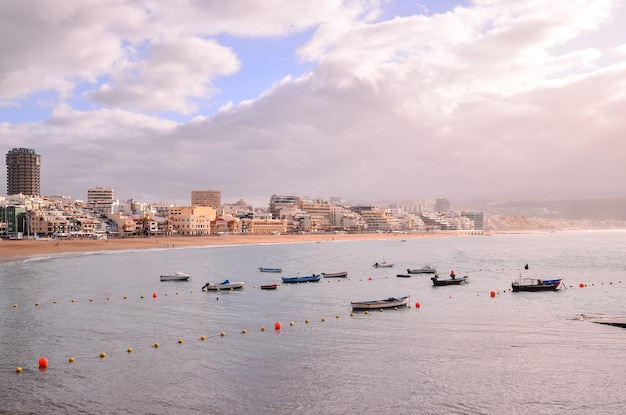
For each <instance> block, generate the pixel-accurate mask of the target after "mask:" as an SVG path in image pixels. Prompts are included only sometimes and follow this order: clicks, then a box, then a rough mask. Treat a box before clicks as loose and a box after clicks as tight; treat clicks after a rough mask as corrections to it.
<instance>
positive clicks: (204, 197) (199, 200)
mask: <svg viewBox="0 0 626 415" xmlns="http://www.w3.org/2000/svg"><path fill="white" fill-rule="evenodd" d="M191 206H211V207H212V208H215V209H219V208H220V207H221V206H222V192H220V191H219V190H192V191H191Z"/></svg>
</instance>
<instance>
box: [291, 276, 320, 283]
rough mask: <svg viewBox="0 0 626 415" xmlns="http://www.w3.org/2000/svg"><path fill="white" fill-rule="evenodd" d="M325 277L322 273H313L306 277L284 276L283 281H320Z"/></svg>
mask: <svg viewBox="0 0 626 415" xmlns="http://www.w3.org/2000/svg"><path fill="white" fill-rule="evenodd" d="M322 278H323V275H322V274H317V275H315V274H313V275H307V276H304V277H282V280H283V282H285V283H294V282H318V281H319V280H321V279H322Z"/></svg>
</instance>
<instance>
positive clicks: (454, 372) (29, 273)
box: [0, 231, 626, 414]
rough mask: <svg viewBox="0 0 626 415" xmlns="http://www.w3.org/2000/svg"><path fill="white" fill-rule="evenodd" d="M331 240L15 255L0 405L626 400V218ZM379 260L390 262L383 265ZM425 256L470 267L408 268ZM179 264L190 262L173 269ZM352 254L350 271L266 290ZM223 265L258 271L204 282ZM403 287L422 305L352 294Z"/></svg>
mask: <svg viewBox="0 0 626 415" xmlns="http://www.w3.org/2000/svg"><path fill="white" fill-rule="evenodd" d="M330 238H331V237H329V241H328V242H321V243H298V244H282V245H246V246H230V247H201V248H186V249H169V250H153V251H137V252H114V253H110V252H106V253H93V254H86V255H70V256H62V257H53V258H47V259H40V260H30V261H26V262H18V263H10V264H3V265H0V414H120V413H126V414H196V413H197V414H356V413H361V414H377V413H416V414H417V413H419V414H503V413H507V414H561V413H564V414H623V413H624V411H625V410H626V409H625V408H626V389H625V388H624V387H623V379H624V373H626V361H625V360H624V358H623V355H624V352H625V351H626V330H624V329H622V328H619V327H613V326H608V325H603V324H596V322H598V321H611V320H615V319H618V320H620V319H621V321H626V275H625V271H626V232H625V231H589V232H559V233H543V234H515V235H492V236H467V237H450V238H423V239H406V240H403V239H402V236H399V237H398V240H392V241H351V242H335V241H332V240H330ZM383 259H386V260H387V261H388V262H390V263H394V264H395V266H394V268H390V269H374V268H372V264H373V263H374V262H380V261H382V260H383ZM526 263H528V264H529V270H524V269H523V267H524V264H526ZM426 264H429V265H431V266H436V267H437V268H438V270H439V273H440V275H442V276H444V277H445V276H447V275H448V273H449V272H450V270H452V269H454V270H455V272H456V274H457V275H468V276H469V277H470V281H471V282H470V283H469V284H467V285H464V286H448V287H433V286H432V283H431V281H430V279H429V276H426V275H414V276H413V277H412V278H397V277H396V274H397V273H405V272H406V269H407V268H417V267H420V266H423V265H426ZM260 266H271V267H282V268H283V269H284V271H283V273H282V274H269V273H260V272H259V271H258V267H260ZM176 270H181V271H185V272H188V273H190V274H192V279H191V280H190V281H187V282H160V281H159V275H160V274H162V273H168V272H171V271H176ZM343 270H346V271H348V272H349V274H348V278H340V279H326V280H324V279H323V280H322V281H321V282H320V283H308V284H289V285H287V284H283V285H280V286H279V287H278V289H277V290H275V291H265V290H260V289H259V286H260V285H261V284H267V283H272V282H280V276H295V275H298V274H300V275H308V274H311V273H319V272H338V271H343ZM520 273H521V274H522V275H524V276H534V277H539V278H543V279H551V278H563V279H564V282H565V286H566V289H563V290H562V291H561V292H539V293H512V292H511V291H510V284H511V281H512V280H513V279H514V278H516V277H518V276H519V275H520ZM224 279H229V280H231V281H245V282H246V285H245V288H244V289H243V290H237V291H220V292H202V291H201V289H200V288H201V287H202V286H203V285H204V284H205V283H206V282H207V281H211V282H219V281H221V280H224ZM581 284H582V285H583V287H581ZM492 291H493V292H495V293H496V295H495V297H492V296H491V295H490V293H491V292H492ZM153 294H155V295H156V297H153ZM401 295H410V296H411V302H410V305H411V306H410V307H408V308H403V309H398V310H385V311H384V312H380V311H378V310H372V311H370V312H369V313H365V312H354V313H352V310H351V309H350V301H356V300H373V299H380V298H387V297H390V296H401ZM36 303H38V304H39V305H36ZM416 303H419V307H417V304H416ZM14 305H17V307H14ZM276 323H280V325H281V328H280V329H279V330H276V329H275V328H274V327H275V324H276ZM262 328H265V330H263V329H262ZM222 334H223V335H222ZM202 336H206V339H205V340H201V337H202ZM155 343H158V345H159V347H154V346H155ZM129 348H132V349H133V350H132V352H130V353H129V352H128V349H129ZM102 352H104V353H106V357H100V354H101V353H102ZM41 357H46V358H47V359H48V361H49V364H48V368H47V369H46V370H40V369H39V368H38V361H39V359H40V358H41ZM70 357H73V358H75V361H74V362H73V363H70V362H69V358H70ZM17 367H22V368H23V371H22V372H21V373H16V368H17Z"/></svg>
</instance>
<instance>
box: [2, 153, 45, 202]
mask: <svg viewBox="0 0 626 415" xmlns="http://www.w3.org/2000/svg"><path fill="white" fill-rule="evenodd" d="M6 160H7V195H16V194H18V193H23V194H25V195H30V196H40V195H41V181H40V175H41V156H40V155H39V154H37V153H35V150H33V149H32V148H14V149H13V150H9V152H8V153H7V158H6Z"/></svg>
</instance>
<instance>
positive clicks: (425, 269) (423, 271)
mask: <svg viewBox="0 0 626 415" xmlns="http://www.w3.org/2000/svg"><path fill="white" fill-rule="evenodd" d="M406 272H407V273H409V274H435V273H436V272H437V268H433V267H431V266H430V265H425V266H423V267H422V268H415V269H410V268H407V270H406Z"/></svg>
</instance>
